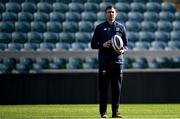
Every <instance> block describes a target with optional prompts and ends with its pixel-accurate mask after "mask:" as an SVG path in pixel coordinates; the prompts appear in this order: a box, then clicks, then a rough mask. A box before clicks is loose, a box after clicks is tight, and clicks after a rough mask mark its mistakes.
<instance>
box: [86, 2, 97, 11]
mask: <svg viewBox="0 0 180 119" xmlns="http://www.w3.org/2000/svg"><path fill="white" fill-rule="evenodd" d="M99 10H100V8H99V5H98V4H97V3H96V2H86V3H84V11H87V12H95V13H97V12H98V11H99Z"/></svg>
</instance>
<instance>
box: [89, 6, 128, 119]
mask: <svg viewBox="0 0 180 119" xmlns="http://www.w3.org/2000/svg"><path fill="white" fill-rule="evenodd" d="M116 15H117V13H116V10H115V8H114V7H113V6H108V7H107V8H106V9H105V16H106V21H105V22H103V23H101V24H99V25H98V26H97V27H96V29H95V31H94V35H93V38H92V41H91V47H92V48H93V49H99V54H98V57H99V92H100V106H99V111H100V115H101V118H107V100H108V87H109V83H110V82H111V90H112V117H113V118H121V115H120V112H119V101H120V93H121V85H122V63H123V55H122V54H123V53H124V52H125V51H126V50H127V38H126V30H125V28H124V26H123V25H122V24H120V23H119V22H117V21H115V18H116ZM115 34H118V35H120V36H121V38H122V39H123V43H124V47H123V49H121V50H119V51H118V52H116V51H115V50H114V49H113V48H112V43H111V38H112V36H114V35H115Z"/></svg>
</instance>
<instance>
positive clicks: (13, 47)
mask: <svg viewBox="0 0 180 119" xmlns="http://www.w3.org/2000/svg"><path fill="white" fill-rule="evenodd" d="M22 48H23V44H22V43H9V44H8V47H7V49H6V51H21V49H22Z"/></svg>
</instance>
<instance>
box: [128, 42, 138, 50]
mask: <svg viewBox="0 0 180 119" xmlns="http://www.w3.org/2000/svg"><path fill="white" fill-rule="evenodd" d="M136 42H137V41H136ZM136 42H131V41H128V50H133V49H134V48H135V43H136Z"/></svg>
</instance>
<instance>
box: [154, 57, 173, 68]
mask: <svg viewBox="0 0 180 119" xmlns="http://www.w3.org/2000/svg"><path fill="white" fill-rule="evenodd" d="M155 61H156V63H157V65H158V66H159V68H170V67H171V62H170V59H169V58H168V57H157V58H156V59H155Z"/></svg>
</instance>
